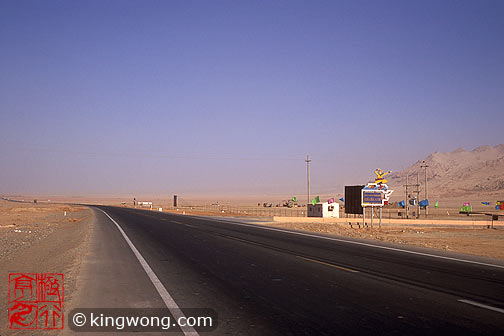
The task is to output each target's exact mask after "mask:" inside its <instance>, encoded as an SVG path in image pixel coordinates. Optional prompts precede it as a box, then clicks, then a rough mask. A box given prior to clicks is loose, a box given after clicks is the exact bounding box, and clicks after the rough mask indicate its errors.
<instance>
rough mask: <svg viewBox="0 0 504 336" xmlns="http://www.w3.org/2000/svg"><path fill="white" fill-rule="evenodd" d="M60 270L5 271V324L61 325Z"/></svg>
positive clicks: (16, 326) (22, 326) (15, 326)
mask: <svg viewBox="0 0 504 336" xmlns="http://www.w3.org/2000/svg"><path fill="white" fill-rule="evenodd" d="M63 294H64V277H63V274H61V273H10V274H9V328H11V329H63V301H64V297H63Z"/></svg>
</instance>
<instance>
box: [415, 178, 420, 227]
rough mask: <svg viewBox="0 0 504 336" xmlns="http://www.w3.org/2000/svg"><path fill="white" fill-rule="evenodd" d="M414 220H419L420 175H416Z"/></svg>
mask: <svg viewBox="0 0 504 336" xmlns="http://www.w3.org/2000/svg"><path fill="white" fill-rule="evenodd" d="M416 185H417V189H416V218H420V202H419V201H420V173H419V172H417V173H416Z"/></svg>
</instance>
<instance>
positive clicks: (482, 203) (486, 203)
mask: <svg viewBox="0 0 504 336" xmlns="http://www.w3.org/2000/svg"><path fill="white" fill-rule="evenodd" d="M481 205H490V202H481Z"/></svg>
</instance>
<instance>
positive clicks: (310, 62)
mask: <svg viewBox="0 0 504 336" xmlns="http://www.w3.org/2000/svg"><path fill="white" fill-rule="evenodd" d="M503 18H504V1H501V0H496V1H490V0H485V1H476V0H475V1H439V0H436V1H425V0H422V1H18V0H15V1H5V0H1V1H0V159H1V167H0V194H2V193H60V194H62V193H63V194H90V193H122V194H130V193H132V194H133V193H135V194H139V193H151V194H152V193H163V194H172V193H179V194H182V195H188V194H199V193H205V194H210V193H217V194H221V193H225V192H229V193H237V194H281V193H283V192H285V193H286V194H288V195H290V194H298V195H302V194H304V192H305V174H306V171H305V169H306V165H305V163H304V158H305V156H306V154H310V155H311V156H312V159H313V162H312V183H313V193H332V192H339V191H341V190H342V189H341V187H340V186H341V185H342V184H344V183H356V182H365V181H362V179H367V178H372V174H373V173H372V171H373V170H374V169H375V168H377V167H380V168H382V169H384V170H385V169H387V170H388V169H392V170H399V169H401V168H405V167H406V166H408V165H410V164H412V163H413V162H414V161H416V160H417V159H421V158H423V157H425V156H426V155H428V154H430V153H431V152H434V151H451V150H454V149H456V148H457V147H459V146H462V147H465V148H468V149H472V148H473V147H476V146H479V145H484V144H487V145H496V144H499V143H503V142H504V130H503V125H504V123H503V121H504V113H503V112H504V111H503V106H504V19H503Z"/></svg>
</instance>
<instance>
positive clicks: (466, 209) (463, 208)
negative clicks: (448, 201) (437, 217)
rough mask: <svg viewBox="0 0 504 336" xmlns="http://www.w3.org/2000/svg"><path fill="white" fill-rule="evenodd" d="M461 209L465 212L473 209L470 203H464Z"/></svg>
mask: <svg viewBox="0 0 504 336" xmlns="http://www.w3.org/2000/svg"><path fill="white" fill-rule="evenodd" d="M460 211H463V212H471V211H472V208H471V206H470V205H464V206H463V207H462V208H460Z"/></svg>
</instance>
